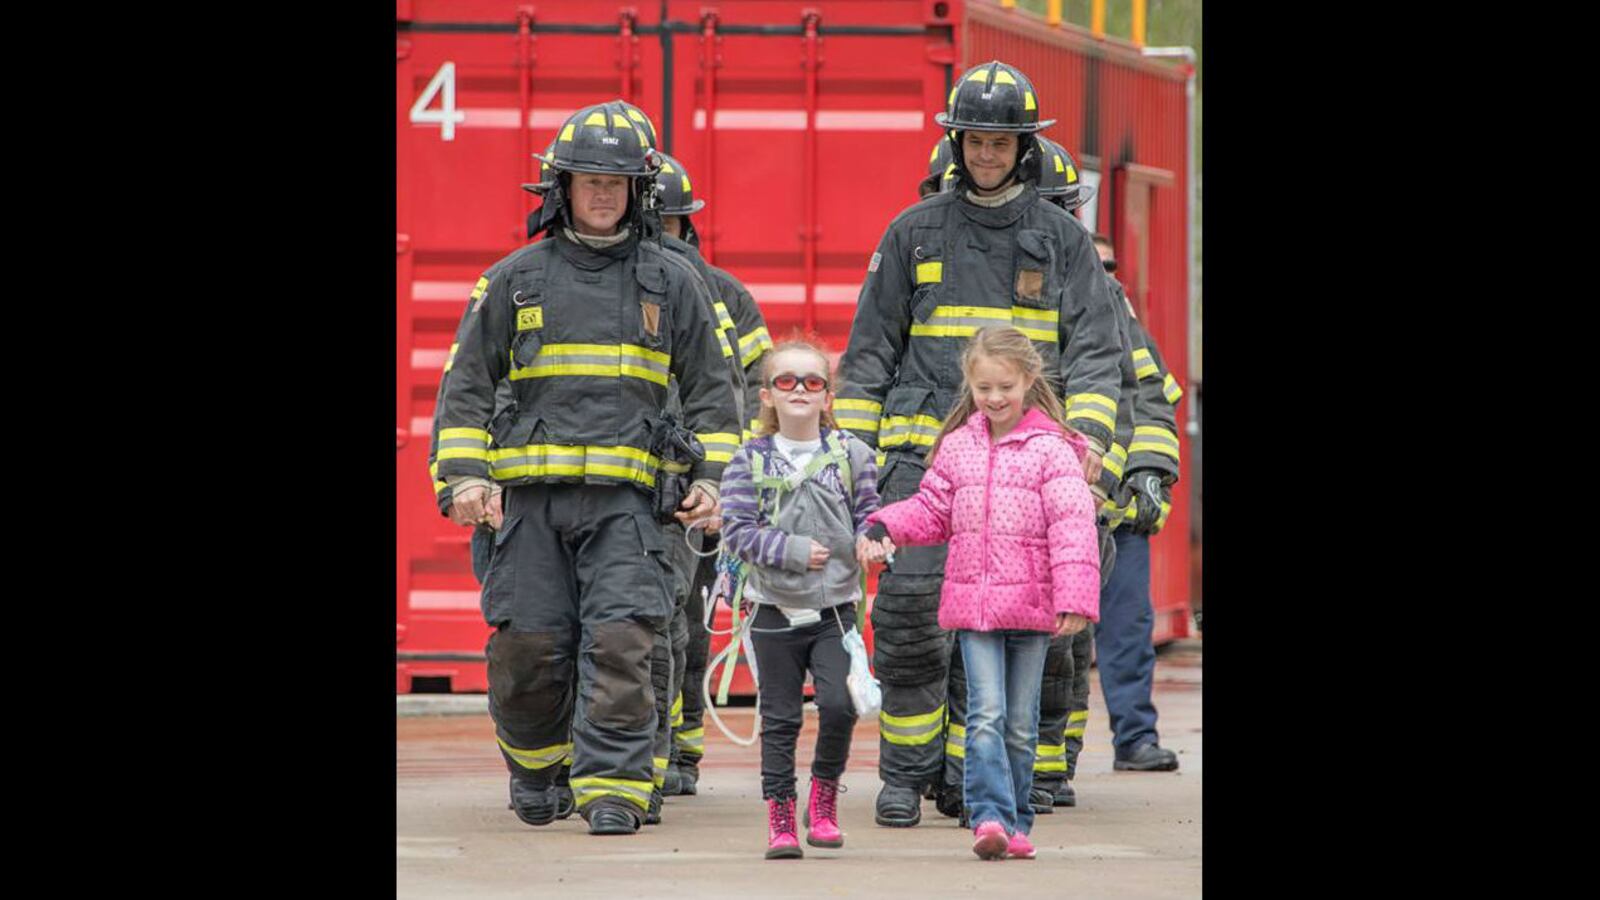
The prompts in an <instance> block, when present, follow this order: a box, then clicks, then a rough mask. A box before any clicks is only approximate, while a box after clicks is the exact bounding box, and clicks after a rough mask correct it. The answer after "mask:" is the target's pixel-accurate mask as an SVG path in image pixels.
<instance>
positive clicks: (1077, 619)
mask: <svg viewBox="0 0 1600 900" xmlns="http://www.w3.org/2000/svg"><path fill="white" fill-rule="evenodd" d="M1088 626H1089V620H1088V619H1086V618H1084V617H1083V616H1080V615H1078V614H1077V613H1056V637H1065V636H1067V635H1069V634H1077V633H1078V632H1080V631H1082V630H1083V629H1085V628H1087V627H1088Z"/></svg>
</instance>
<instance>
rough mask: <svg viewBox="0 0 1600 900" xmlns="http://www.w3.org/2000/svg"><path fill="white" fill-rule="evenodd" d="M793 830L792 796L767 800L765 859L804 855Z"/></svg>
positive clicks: (791, 857)
mask: <svg viewBox="0 0 1600 900" xmlns="http://www.w3.org/2000/svg"><path fill="white" fill-rule="evenodd" d="M805 855H806V854H805V851H803V850H801V849H800V839H799V838H798V837H796V836H795V831H794V798H793V797H785V798H783V799H782V800H778V799H775V798H774V799H769V800H767V859H799V858H800V857H802V856H805Z"/></svg>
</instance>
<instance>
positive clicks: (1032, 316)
mask: <svg viewBox="0 0 1600 900" xmlns="http://www.w3.org/2000/svg"><path fill="white" fill-rule="evenodd" d="M1060 323H1061V312H1060V311H1059V310H1054V309H1033V308H1031V307H1026V306H1012V307H1003V306H935V307H934V308H933V312H932V313H930V314H929V315H928V320H927V321H926V322H913V323H911V334H912V335H914V336H917V337H971V336H973V335H975V334H977V333H978V329H980V328H984V327H986V326H990V325H1011V326H1012V327H1014V328H1016V329H1017V330H1018V331H1020V332H1022V333H1023V334H1026V335H1027V336H1028V337H1030V338H1032V339H1033V340H1036V341H1044V342H1046V343H1052V344H1053V343H1057V342H1059V340H1060V328H1059V326H1060Z"/></svg>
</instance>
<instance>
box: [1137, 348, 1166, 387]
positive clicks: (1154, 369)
mask: <svg viewBox="0 0 1600 900" xmlns="http://www.w3.org/2000/svg"><path fill="white" fill-rule="evenodd" d="M1160 371H1161V369H1160V367H1159V366H1157V365H1156V361H1155V360H1154V359H1151V358H1150V351H1149V350H1146V349H1145V348H1143V347H1140V348H1139V349H1137V350H1135V351H1133V374H1134V377H1136V378H1140V379H1145V378H1149V377H1150V376H1151V375H1154V374H1156V373H1158V372H1160Z"/></svg>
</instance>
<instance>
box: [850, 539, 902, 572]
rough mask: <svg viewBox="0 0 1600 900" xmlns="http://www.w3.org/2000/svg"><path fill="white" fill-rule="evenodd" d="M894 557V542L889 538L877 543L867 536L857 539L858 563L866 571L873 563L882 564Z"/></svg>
mask: <svg viewBox="0 0 1600 900" xmlns="http://www.w3.org/2000/svg"><path fill="white" fill-rule="evenodd" d="M892 555H894V541H892V540H890V539H889V538H888V537H885V538H883V540H881V541H875V540H872V539H871V538H869V537H867V536H866V535H862V536H861V537H858V538H856V562H858V563H860V564H861V568H863V569H865V568H866V567H867V566H869V565H871V564H873V563H881V562H883V561H884V560H885V559H886V558H888V557H889V556H892Z"/></svg>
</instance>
